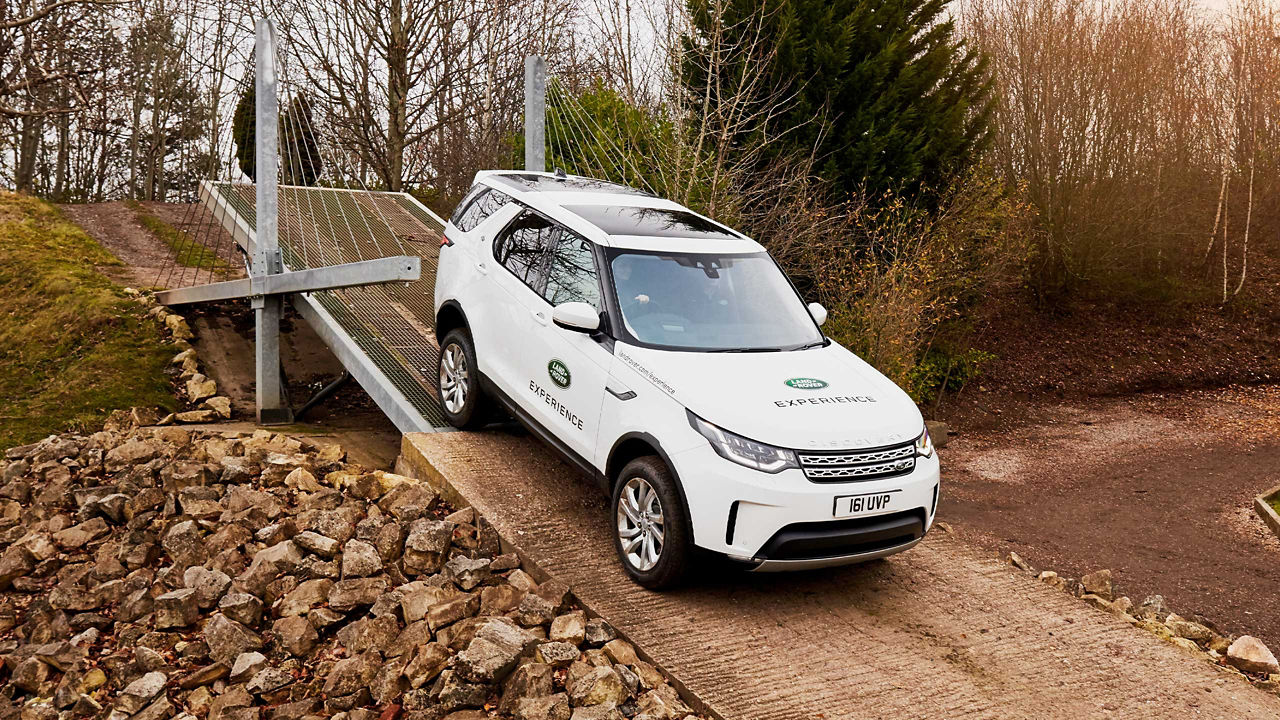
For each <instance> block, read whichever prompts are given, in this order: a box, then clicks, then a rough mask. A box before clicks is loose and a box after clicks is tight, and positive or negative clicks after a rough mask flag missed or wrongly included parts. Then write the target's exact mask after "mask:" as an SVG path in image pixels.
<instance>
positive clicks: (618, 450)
mask: <svg viewBox="0 0 1280 720" xmlns="http://www.w3.org/2000/svg"><path fill="white" fill-rule="evenodd" d="M648 455H656V456H657V457H658V458H659V459H660V460H662V463H663V464H664V465H666V466H667V470H668V471H670V473H671V477H672V478H673V479H674V480H675V481H676V489H677V490H679V491H680V503H681V504H682V505H683V506H684V508H683V509H684V518H685V521H686V522H688V523H689V528H690V530H692V529H693V517H692V514H691V513H690V512H689V497H688V496H687V495H686V494H685V491H684V480H682V479H681V478H680V472H679V471H678V470H676V466H675V463H673V462H671V457H670V456H669V455H667V452H666V450H663V449H662V443H660V442H658V439H657V438H655V437H654V436H652V435H650V434H649V433H646V432H638V431H637V432H629V433H626V434H624V435H623V436H622V437H620V438H618V439H617V440H616V441H614V443H613V447H612V448H611V449H610V450H609V459H608V461H607V462H606V463H605V471H604V472H605V482H606V483H607V485H606V489H607V490H608V492H609V496H610V497H613V491H614V490H615V489H616V488H617V485H618V480H619V478H618V475H619V474H621V472H622V468H624V467H626V466H627V463H629V462H631V461H632V460H635V459H636V458H641V457H645V456H648ZM694 534H695V535H696V533H694Z"/></svg>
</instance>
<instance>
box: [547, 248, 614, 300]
mask: <svg viewBox="0 0 1280 720" xmlns="http://www.w3.org/2000/svg"><path fill="white" fill-rule="evenodd" d="M596 277H597V273H596V261H595V257H594V256H593V255H592V253H591V242H590V241H588V240H586V239H584V238H582V237H581V236H579V235H577V234H575V233H573V232H571V231H569V230H561V232H560V239H559V240H558V241H557V242H556V246H555V250H554V251H552V253H551V263H550V266H549V268H548V270H547V288H546V290H544V291H543V293H542V296H543V297H544V298H546V299H547V301H548V302H550V303H551V304H552V305H559V304H560V303H566V302H584V303H586V304H588V305H590V306H592V307H594V308H595V309H596V310H599V309H600V307H601V306H600V283H599V282H598V281H597V279H596Z"/></svg>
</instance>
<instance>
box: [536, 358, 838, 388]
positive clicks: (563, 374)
mask: <svg viewBox="0 0 1280 720" xmlns="http://www.w3.org/2000/svg"><path fill="white" fill-rule="evenodd" d="M547 374H548V375H550V376H551V382H553V383H555V384H556V387H558V388H560V389H562V390H563V389H566V388H568V387H569V381H570V380H571V379H572V377H571V376H570V374H569V366H568V365H565V364H564V363H563V362H561V361H560V360H557V359H554V358H553V359H552V360H551V362H549V363H547ZM823 385H826V383H823Z"/></svg>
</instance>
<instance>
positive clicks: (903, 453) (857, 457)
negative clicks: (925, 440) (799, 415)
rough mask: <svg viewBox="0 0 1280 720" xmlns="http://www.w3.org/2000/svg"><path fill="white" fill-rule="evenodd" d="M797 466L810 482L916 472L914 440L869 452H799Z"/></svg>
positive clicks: (849, 479)
mask: <svg viewBox="0 0 1280 720" xmlns="http://www.w3.org/2000/svg"><path fill="white" fill-rule="evenodd" d="M798 455H799V457H800V467H801V468H803V469H804V475H805V477H807V478H809V480H811V481H813V482H820V483H822V482H848V481H857V482H860V481H863V480H875V479H877V478H886V477H894V476H896V475H905V474H907V473H909V472H911V471H912V470H915V469H916V448H915V441H911V442H908V443H904V444H902V445H893V446H890V447H884V448H872V449H869V450H839V451H836V452H829V453H817V452H802V453H798Z"/></svg>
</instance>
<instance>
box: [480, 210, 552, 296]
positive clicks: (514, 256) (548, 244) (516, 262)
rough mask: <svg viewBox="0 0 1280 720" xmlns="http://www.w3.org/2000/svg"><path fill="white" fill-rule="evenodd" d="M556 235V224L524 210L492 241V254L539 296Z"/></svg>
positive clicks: (544, 281) (545, 277)
mask: <svg viewBox="0 0 1280 720" xmlns="http://www.w3.org/2000/svg"><path fill="white" fill-rule="evenodd" d="M559 234H560V228H559V227H558V226H556V225H554V224H552V223H551V221H549V220H547V219H546V218H544V217H542V216H541V215H538V214H537V213H533V212H529V211H528V210H526V211H524V212H523V213H521V215H520V216H519V217H517V218H516V219H515V220H514V221H512V222H511V224H510V225H508V226H507V227H506V229H505V230H503V231H502V233H501V234H499V235H498V237H497V239H496V240H494V243H493V257H494V259H495V260H497V261H498V262H499V263H501V264H502V266H503V267H505V268H507V269H508V270H510V271H511V274H513V275H515V276H516V277H518V278H520V281H521V282H523V283H524V284H525V285H528V286H529V287H530V288H531V289H532V290H533V291H534V292H536V293H538V294H539V295H541V294H542V291H543V288H544V287H546V282H547V264H548V260H549V259H550V258H551V251H552V250H553V249H554V248H555V245H556V238H557V237H558V236H559Z"/></svg>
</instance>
